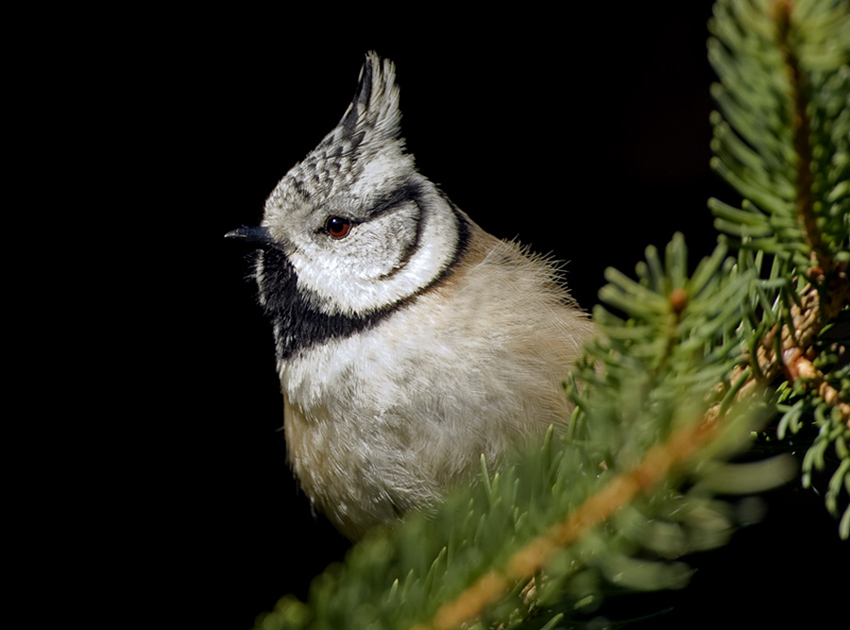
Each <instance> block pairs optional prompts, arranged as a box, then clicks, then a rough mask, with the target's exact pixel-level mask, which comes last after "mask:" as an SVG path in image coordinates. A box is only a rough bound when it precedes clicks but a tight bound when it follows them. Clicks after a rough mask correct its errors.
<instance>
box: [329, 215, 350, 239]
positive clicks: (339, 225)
mask: <svg viewBox="0 0 850 630" xmlns="http://www.w3.org/2000/svg"><path fill="white" fill-rule="evenodd" d="M325 230H327V232H328V234H330V235H331V236H332V237H333V238H345V237H346V236H348V233H349V232H350V231H351V220H350V219H344V218H342V217H331V218H330V219H328V220H327V223H325Z"/></svg>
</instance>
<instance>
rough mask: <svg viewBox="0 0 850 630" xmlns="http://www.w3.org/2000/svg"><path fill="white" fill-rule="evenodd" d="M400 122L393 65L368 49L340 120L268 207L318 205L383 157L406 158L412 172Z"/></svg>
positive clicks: (292, 172)
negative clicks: (377, 158) (353, 93)
mask: <svg viewBox="0 0 850 630" xmlns="http://www.w3.org/2000/svg"><path fill="white" fill-rule="evenodd" d="M400 123H401V110H400V109H399V89H398V86H397V85H396V82H395V66H394V65H393V63H392V62H391V61H390V60H389V59H384V60H381V58H380V57H378V55H377V53H375V52H374V51H370V52H369V53H367V55H366V62H365V63H364V65H363V67H362V68H361V70H360V76H359V78H358V85H357V91H356V93H355V95H354V98H353V99H352V101H351V104H349V106H348V109H346V110H345V114H343V116H342V120H340V122H339V124H338V125H337V126H336V127H335V128H334V129H333V130H332V131H331V132H330V133H329V134H327V135H326V136H325V137H324V139H323V140H322V141H321V142H320V143H319V144H318V146H317V147H316V148H315V149H313V151H311V152H310V153H309V154H308V155H307V157H305V158H304V159H303V160H302V161H301V162H300V163H298V164H296V165H295V166H293V167H292V169H290V171H289V172H288V173H287V174H286V176H285V177H284V178H283V179H282V180H281V181H280V183H279V184H278V185H277V187H276V188H275V189H274V191H273V192H272V194H271V196H270V197H269V199H268V202H267V205H271V206H274V207H277V208H283V207H286V206H287V205H289V204H290V203H293V202H295V201H297V200H298V198H300V199H301V200H310V201H311V202H312V203H321V202H322V201H324V200H326V199H328V198H330V197H332V196H333V195H335V194H336V193H338V192H340V191H342V190H347V191H348V190H351V188H352V185H353V183H354V181H355V180H356V179H357V178H358V176H359V175H360V174H361V173H362V171H363V169H364V167H365V165H366V164H367V163H368V162H369V161H370V160H373V159H375V158H376V157H377V156H379V155H380V154H382V153H386V154H388V155H387V158H389V159H393V160H396V161H398V160H400V159H406V160H409V163H410V167H411V168H412V166H413V158H412V156H410V155H409V154H405V153H404V139H403V138H401V137H400V135H399V134H400V130H401V124H400Z"/></svg>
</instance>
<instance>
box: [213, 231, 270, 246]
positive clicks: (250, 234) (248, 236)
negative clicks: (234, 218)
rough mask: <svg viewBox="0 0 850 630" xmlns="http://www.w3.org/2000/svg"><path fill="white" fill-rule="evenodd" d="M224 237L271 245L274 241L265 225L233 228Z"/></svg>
mask: <svg viewBox="0 0 850 630" xmlns="http://www.w3.org/2000/svg"><path fill="white" fill-rule="evenodd" d="M224 238H236V239H239V240H241V241H245V242H246V243H252V244H255V245H269V244H271V242H272V237H271V235H270V234H269V231H268V229H267V228H264V227H252V228H247V227H243V228H239V229H238V230H231V231H230V232H228V233H227V234H225V235H224Z"/></svg>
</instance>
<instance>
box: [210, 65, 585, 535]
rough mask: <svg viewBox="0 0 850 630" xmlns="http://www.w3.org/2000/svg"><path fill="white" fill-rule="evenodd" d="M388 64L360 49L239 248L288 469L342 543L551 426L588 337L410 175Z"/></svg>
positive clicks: (566, 301)
mask: <svg viewBox="0 0 850 630" xmlns="http://www.w3.org/2000/svg"><path fill="white" fill-rule="evenodd" d="M400 121H401V110H400V108H399V87H398V84H397V81H396V70H395V65H394V64H393V63H392V61H390V60H389V59H386V58H381V57H380V56H379V55H378V54H377V53H375V52H374V51H370V52H368V53H367V54H366V59H365V62H364V64H363V66H362V68H361V71H360V75H359V78H358V82H357V89H356V90H355V95H354V98H353V99H352V101H351V102H350V104H349V105H348V107H347V109H346V110H345V113H344V114H343V116H342V119H341V120H340V122H339V124H338V125H337V126H336V127H335V128H334V129H333V130H332V131H331V132H330V133H328V134H327V135H326V136H325V137H324V139H323V140H322V141H321V142H320V143H319V144H318V146H316V148H315V149H313V150H312V151H311V152H310V153H309V154H308V155H307V156H306V157H305V158H304V159H303V160H302V161H301V162H299V163H297V164H296V165H295V166H293V167H292V168H291V169H290V170H289V171H288V172H287V173H286V175H285V176H284V177H283V179H281V180H280V182H279V183H278V184H277V186H276V187H275V188H274V190H273V191H272V192H271V194H270V195H269V197H268V199H267V200H266V203H265V207H264V212H263V217H262V220H261V222H260V225H259V226H257V227H242V228H239V229H236V230H233V231H231V232H229V233H228V234H227V235H226V236H228V237H229V238H234V239H240V240H243V241H245V242H247V243H249V244H250V246H251V248H252V249H253V251H254V252H255V255H256V259H255V262H254V265H253V273H252V275H253V279H255V280H256V285H257V288H258V302H259V304H260V306H261V307H262V309H263V311H264V312H265V315H266V316H267V317H268V319H269V320H270V322H271V327H272V330H273V333H274V341H275V352H276V369H277V373H278V376H279V378H280V384H281V391H282V394H283V416H284V420H283V425H284V426H283V429H284V436H285V437H284V439H285V443H286V456H287V459H288V462H289V464H290V466H291V468H292V470H293V472H294V474H295V476H296V478H297V479H298V482H299V485H300V487H301V488H302V489H303V491H304V492H305V494H306V495H307V496H308V497H309V499H310V502H311V505H312V506H313V508H314V510H318V511H319V512H322V513H324V514H325V516H327V518H328V519H329V520H330V521H331V522H332V523H333V525H334V526H335V527H336V528H337V529H338V530H339V531H340V532H341V533H342V534H343V535H345V536H346V537H348V538H349V539H351V540H354V541H356V540H358V539H360V538H362V537H363V535H364V534H365V533H366V532H367V531H369V530H370V529H372V528H373V527H375V526H377V525H380V524H392V523H396V522H398V521H399V520H400V519H402V518H403V517H404V515H406V514H408V513H409V512H411V511H420V510H425V509H433V508H434V507H435V506H437V505H439V504H440V503H441V502H442V500H443V498H444V497H445V496H446V493H447V492H449V491H451V490H452V489H453V488H455V487H456V486H459V485H462V484H464V483H470V482H471V479H472V478H474V475H475V471H477V470H480V461H481V457H482V456H484V457H485V458H486V459H487V461H488V462H492V463H494V465H498V464H499V463H500V462H502V461H504V460H505V458H506V457H507V455H508V454H509V453H510V452H511V451H512V450H513V449H515V448H517V447H518V446H519V445H521V444H523V443H525V442H527V441H529V440H531V439H533V438H534V437H539V436H541V435H543V434H544V433H545V432H546V431H547V430H548V428H549V427H550V426H552V425H554V426H555V427H564V426H566V425H567V424H568V423H569V418H570V414H571V411H572V407H571V404H570V402H569V401H568V400H567V397H566V395H565V393H564V390H563V382H564V379H565V377H566V375H567V373H568V372H569V370H570V368H571V367H572V366H573V365H574V363H575V362H576V360H577V359H578V358H579V357H580V356H581V354H582V348H583V345H584V344H585V343H586V342H587V340H588V339H590V338H591V337H592V335H593V330H594V328H593V323H592V321H591V319H590V317H589V316H588V315H587V313H585V312H584V311H583V310H581V308H580V307H579V305H578V304H577V303H576V301H575V300H574V299H573V298H572V297H571V295H570V293H569V291H568V289H567V288H566V284H565V282H564V279H563V269H562V266H561V265H560V264H558V263H556V262H554V261H553V260H552V259H551V257H548V256H541V255H538V254H535V253H533V252H532V251H531V250H530V249H529V248H527V247H525V246H523V245H520V244H519V243H518V242H516V241H513V240H510V241H509V240H502V239H499V238H497V237H495V236H493V235H491V234H489V233H488V232H486V231H485V230H484V229H482V228H481V227H479V226H478V225H477V224H476V223H475V222H474V221H473V220H472V219H471V218H470V217H469V216H468V215H467V214H466V213H465V212H463V211H462V210H461V209H460V208H458V207H457V206H456V205H455V204H454V203H453V202H452V201H451V200H450V199H449V197H448V196H447V195H446V194H445V193H444V192H443V190H442V188H441V187H438V186H437V185H435V184H434V183H432V182H431V181H430V180H429V179H428V178H426V177H425V176H424V175H422V174H421V173H419V172H418V170H417V167H416V164H415V160H414V156H413V155H412V154H411V153H409V152H408V151H407V150H406V146H405V140H404V138H403V137H402V135H401V127H400Z"/></svg>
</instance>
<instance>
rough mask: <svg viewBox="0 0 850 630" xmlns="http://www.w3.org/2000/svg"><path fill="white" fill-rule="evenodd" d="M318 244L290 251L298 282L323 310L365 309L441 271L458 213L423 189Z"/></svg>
mask: <svg viewBox="0 0 850 630" xmlns="http://www.w3.org/2000/svg"><path fill="white" fill-rule="evenodd" d="M417 231H418V233H417ZM349 238H350V240H349ZM320 245H321V242H320V241H319V242H317V243H315V244H313V245H312V246H311V247H309V248H307V247H301V248H299V249H298V250H297V251H295V252H293V253H292V254H291V255H290V262H291V263H292V266H293V268H294V269H295V272H296V275H297V276H298V286H299V288H300V289H302V290H303V291H305V292H306V293H307V294H310V295H313V296H315V297H316V298H318V299H316V300H315V306H316V307H317V308H318V309H319V310H320V311H322V312H323V313H326V314H328V315H336V314H343V315H349V316H357V315H364V314H367V313H370V312H374V311H376V310H378V309H381V308H386V307H389V306H392V305H393V304H395V303H397V302H399V301H401V300H404V299H406V298H409V297H411V296H412V295H414V294H415V293H416V292H418V291H419V290H421V289H423V288H424V287H426V286H428V285H429V284H430V283H431V282H433V281H434V280H435V279H436V278H437V277H438V276H439V275H440V274H441V273H442V272H443V270H444V269H445V268H446V267H447V266H448V265H449V264H450V263H451V261H452V260H453V259H454V257H455V254H456V250H457V246H458V218H457V217H456V215H455V214H454V212H453V211H452V209H451V208H450V207H449V206H448V204H447V203H446V202H445V201H444V200H443V199H442V198H441V197H440V196H439V195H438V194H436V192H432V191H427V192H425V193H424V194H423V195H422V196H421V198H420V200H419V204H417V203H415V202H414V201H408V202H405V203H404V204H403V205H401V206H400V207H398V208H393V209H391V210H389V211H387V212H386V214H384V215H381V216H378V217H376V218H375V219H373V220H372V221H367V222H365V223H362V224H360V225H357V226H355V227H354V228H353V230H352V234H351V236H350V237H347V238H346V239H344V241H343V240H341V241H340V242H339V243H336V244H335V243H329V246H328V247H327V248H323V247H320ZM335 245H336V246H335Z"/></svg>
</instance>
